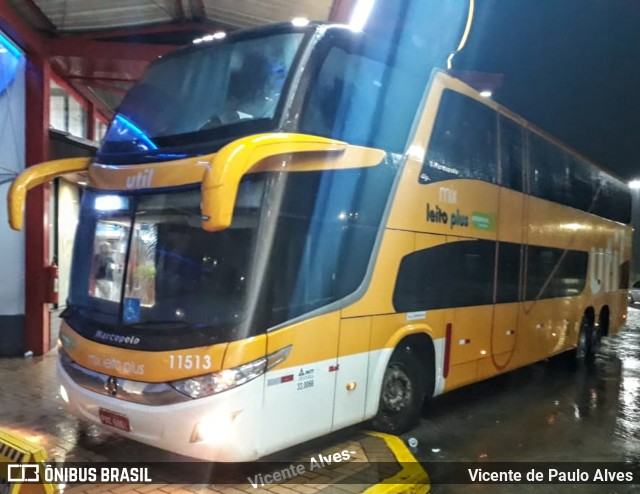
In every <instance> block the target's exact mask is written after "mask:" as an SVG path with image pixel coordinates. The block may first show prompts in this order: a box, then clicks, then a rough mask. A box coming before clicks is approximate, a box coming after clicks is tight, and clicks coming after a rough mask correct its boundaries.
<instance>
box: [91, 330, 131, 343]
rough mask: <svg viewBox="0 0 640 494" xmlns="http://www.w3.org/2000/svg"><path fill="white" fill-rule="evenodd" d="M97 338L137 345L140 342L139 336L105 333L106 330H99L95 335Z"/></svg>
mask: <svg viewBox="0 0 640 494" xmlns="http://www.w3.org/2000/svg"><path fill="white" fill-rule="evenodd" d="M93 337H94V338H95V339H96V340H102V341H108V342H109V343H119V344H121V345H137V344H138V343H140V338H138V337H137V336H125V335H122V334H113V333H105V332H104V331H101V330H97V331H96V334H95V335H93Z"/></svg>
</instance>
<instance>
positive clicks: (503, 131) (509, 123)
mask: <svg viewBox="0 0 640 494" xmlns="http://www.w3.org/2000/svg"><path fill="white" fill-rule="evenodd" d="M523 175H524V132H523V129H522V126H521V125H520V124H518V123H517V122H514V121H513V120H511V119H509V118H507V117H504V116H502V115H500V185H503V186H504V187H507V188H509V189H513V190H518V191H522V190H524V189H523V181H522V177H523Z"/></svg>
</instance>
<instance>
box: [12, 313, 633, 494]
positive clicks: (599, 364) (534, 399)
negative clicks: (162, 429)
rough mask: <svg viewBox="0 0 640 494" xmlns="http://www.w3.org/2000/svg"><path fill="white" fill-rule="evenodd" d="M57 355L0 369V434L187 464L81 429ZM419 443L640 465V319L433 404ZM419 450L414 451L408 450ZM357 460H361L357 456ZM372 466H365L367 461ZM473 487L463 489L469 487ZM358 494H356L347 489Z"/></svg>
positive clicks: (178, 489)
mask: <svg viewBox="0 0 640 494" xmlns="http://www.w3.org/2000/svg"><path fill="white" fill-rule="evenodd" d="M55 359H56V355H55V352H52V353H50V354H48V355H47V356H45V357H39V358H30V359H0V376H1V377H2V380H1V384H0V388H1V389H2V391H1V392H0V395H1V396H2V399H1V400H0V427H2V428H5V429H8V430H10V431H11V432H14V433H17V434H19V435H20V436H22V437H24V438H26V439H28V440H31V441H34V442H36V443H38V444H41V445H42V446H44V447H45V449H46V450H47V452H48V454H49V458H50V459H51V460H57V461H67V462H69V461H82V462H85V461H89V462H92V461H174V462H185V461H187V459H185V458H184V457H179V456H177V455H173V454H171V453H167V452H164V451H161V450H158V449H156V448H152V447H150V446H146V445H142V444H138V443H135V442H132V441H130V440H127V439H125V438H122V437H120V436H118V435H115V434H113V433H111V432H109V431H106V430H103V429H100V428H97V427H95V426H85V425H81V424H79V423H78V422H77V421H76V420H75V419H74V418H73V417H70V416H68V415H67V414H66V413H65V412H64V411H63V409H62V406H61V405H62V404H61V402H60V399H59V398H58V397H57V393H58V384H57V380H56V377H55ZM359 434H360V431H359V430H358V428H352V429H349V430H346V431H342V432H340V433H337V434H334V435H332V436H328V437H325V438H322V439H320V440H318V441H315V442H313V443H307V444H305V445H302V446H300V447H298V448H295V449H292V450H288V451H285V452H282V453H281V454H279V455H278V456H277V457H276V458H275V459H276V460H280V461H291V460H294V459H297V458H300V457H301V455H302V456H304V454H305V452H309V451H316V452H317V451H320V450H323V451H332V450H337V449H342V448H343V447H348V448H351V449H356V450H358V448H359V445H358V437H359V436H358V435H359ZM402 438H403V439H404V440H405V441H407V442H408V441H409V439H410V438H415V439H416V440H417V441H418V444H417V446H416V447H415V448H413V452H414V454H415V456H416V457H417V458H418V459H419V460H420V461H423V462H425V463H426V465H427V470H429V468H430V466H431V467H433V468H435V467H436V463H435V462H445V464H447V462H484V463H486V462H551V463H558V464H560V462H592V463H591V465H592V466H593V465H600V464H603V465H604V463H605V462H621V461H638V460H639V459H640V310H638V309H630V310H629V320H628V324H627V326H626V327H625V329H624V330H623V331H622V332H621V333H619V334H618V335H616V336H615V337H612V338H608V339H605V340H604V341H603V345H602V348H601V350H600V353H599V355H598V357H597V360H596V362H595V364H594V365H593V366H592V367H590V368H588V369H582V370H579V371H578V370H576V369H575V368H574V367H573V366H572V365H570V364H569V363H568V362H567V359H566V358H562V357H559V358H554V359H550V360H548V361H546V362H541V363H538V364H535V365H532V366H529V367H526V368H524V369H521V370H518V371H515V372H512V373H510V374H507V375H504V376H500V377H498V378H494V379H491V380H489V381H485V382H482V383H479V384H475V385H472V386H468V387H466V388H464V389H461V390H458V391H454V392H452V393H449V394H447V395H444V396H441V397H438V398H436V399H434V400H432V401H431V402H430V403H429V404H428V406H427V407H425V412H424V414H423V419H422V421H421V424H420V425H419V426H418V427H417V428H416V429H414V430H413V431H411V432H410V433H409V434H405V435H403V436H402ZM411 442H413V441H411ZM358 451H359V450H358ZM362 459H365V458H362ZM465 480H466V479H465ZM306 482H307V483H305V484H304V485H296V484H290V485H288V486H275V485H274V486H271V488H269V489H268V492H270V493H272V494H313V493H314V492H316V491H320V490H323V489H324V488H325V487H326V486H324V485H322V484H321V483H319V482H318V483H314V481H313V480H312V479H307V480H306ZM347 488H349V489H350V490H353V489H352V488H353V486H348V485H347ZM66 492H67V493H68V494H70V493H72V492H74V493H75V492H78V493H80V492H88V493H89V492H91V493H98V492H114V493H116V492H117V493H119V494H125V493H128V492H131V493H134V494H141V493H144V492H161V493H168V492H175V493H177V494H180V493H187V492H188V493H195V492H210V493H214V492H216V493H219V492H222V493H225V494H242V493H247V494H249V493H251V494H254V493H255V494H266V492H267V490H265V489H253V488H248V489H243V490H242V491H241V490H239V489H237V488H234V487H232V486H224V487H222V488H219V489H214V488H212V486H211V485H201V484H192V485H177V486H176V485H172V484H170V483H165V484H161V485H155V486H150V485H146V486H140V485H129V486H114V485H93V486H79V485H75V486H68V487H67V490H66ZM432 492H433V493H434V494H449V493H467V492H469V493H492V494H495V493H529V492H531V493H565V492H566V493H569V492H570V493H588V494H589V493H594V494H595V493H598V494H601V493H612V494H613V493H633V492H640V484H637V485H579V484H578V485H576V484H571V485H526V484H525V485H490V484H481V485H479V484H475V485H443V484H440V485H434V486H433V489H432Z"/></svg>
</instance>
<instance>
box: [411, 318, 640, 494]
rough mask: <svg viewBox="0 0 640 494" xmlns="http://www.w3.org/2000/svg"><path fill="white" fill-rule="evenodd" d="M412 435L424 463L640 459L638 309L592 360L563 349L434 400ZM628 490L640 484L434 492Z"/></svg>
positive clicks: (441, 492)
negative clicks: (582, 362) (574, 361)
mask: <svg viewBox="0 0 640 494" xmlns="http://www.w3.org/2000/svg"><path fill="white" fill-rule="evenodd" d="M410 437H414V438H416V439H417V440H418V446H417V448H415V449H414V452H415V454H416V456H417V457H418V458H419V459H420V460H421V461H426V462H447V461H448V462H454V461H496V462H499V461H502V462H507V461H526V462H575V461H580V462H597V463H601V462H621V461H639V460H640V310H637V309H629V319H628V323H627V325H626V327H625V329H624V330H623V331H621V332H620V333H619V334H617V335H616V336H614V337H611V338H607V339H605V340H603V345H602V347H601V350H600V352H599V354H598V357H597V360H596V362H595V364H594V365H593V366H592V367H591V368H589V369H582V370H577V369H575V367H574V366H572V365H571V364H570V363H568V361H567V359H566V358H564V357H563V356H560V357H556V358H554V359H551V360H549V361H546V362H541V363H538V364H535V365H532V366H529V367H526V368H524V369H521V370H518V371H515V372H512V373H510V374H507V375H504V376H500V377H497V378H494V379H491V380H489V381H486V382H483V383H479V384H476V385H473V386H470V387H467V388H464V389H461V390H458V391H454V392H452V393H450V394H448V395H444V396H442V397H439V398H437V399H435V400H433V401H432V402H431V403H430V404H429V407H428V408H427V410H426V411H425V414H424V417H423V421H422V424H421V426H420V427H418V428H417V429H416V430H414V431H412V432H411V433H409V434H406V435H405V436H404V438H405V439H408V438H410ZM459 492H474V493H475V492H479V493H485V492H486V493H489V492H490V493H492V494H494V493H513V492H518V493H521V492H523V493H526V492H535V493H541V492H549V493H551V492H553V493H556V492H562V493H564V492H576V493H598V494H600V493H631V492H640V485H610V486H607V485H519V486H515V485H486V484H485V485H439V486H434V488H433V493H434V494H445V493H459Z"/></svg>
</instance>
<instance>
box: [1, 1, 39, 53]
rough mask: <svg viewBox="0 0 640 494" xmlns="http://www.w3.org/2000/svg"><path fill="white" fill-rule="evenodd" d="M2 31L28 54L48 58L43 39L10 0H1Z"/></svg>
mask: <svg viewBox="0 0 640 494" xmlns="http://www.w3.org/2000/svg"><path fill="white" fill-rule="evenodd" d="M0 29H2V30H3V31H4V32H5V33H6V34H7V35H9V37H10V38H12V39H13V40H14V41H15V42H16V43H18V45H20V48H22V49H23V50H24V51H26V52H27V53H29V54H32V55H42V56H46V47H45V44H44V42H43V38H42V37H41V36H40V35H39V34H38V33H36V32H35V31H34V30H33V29H31V27H30V26H29V25H28V24H27V23H26V22H25V21H23V20H22V18H21V17H20V16H19V15H18V14H17V12H16V11H15V10H13V7H11V5H9V2H8V0H0Z"/></svg>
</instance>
